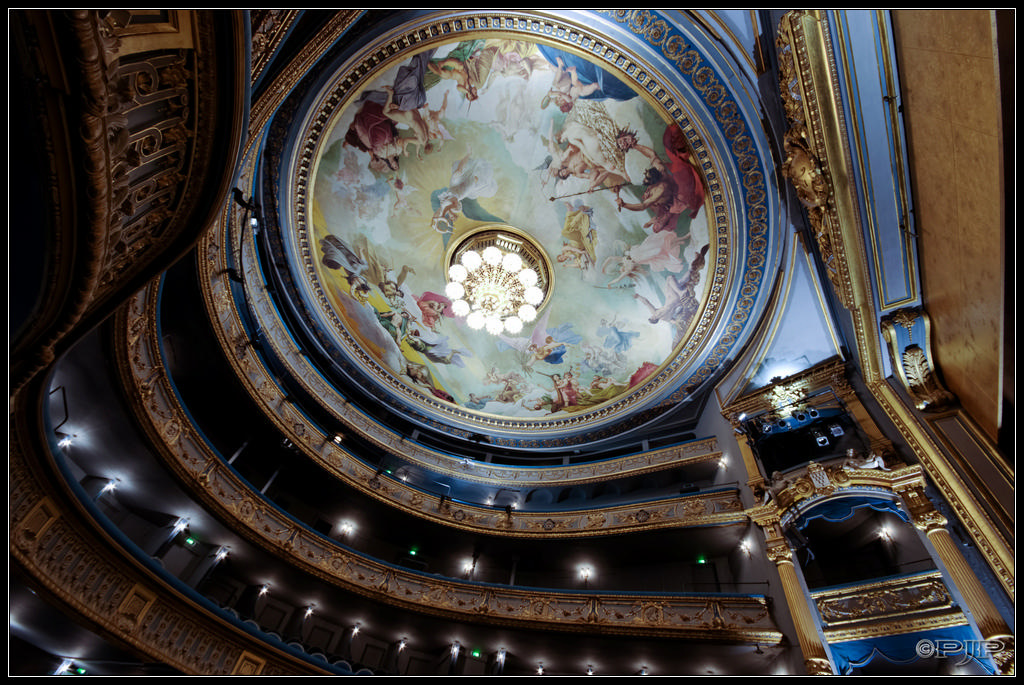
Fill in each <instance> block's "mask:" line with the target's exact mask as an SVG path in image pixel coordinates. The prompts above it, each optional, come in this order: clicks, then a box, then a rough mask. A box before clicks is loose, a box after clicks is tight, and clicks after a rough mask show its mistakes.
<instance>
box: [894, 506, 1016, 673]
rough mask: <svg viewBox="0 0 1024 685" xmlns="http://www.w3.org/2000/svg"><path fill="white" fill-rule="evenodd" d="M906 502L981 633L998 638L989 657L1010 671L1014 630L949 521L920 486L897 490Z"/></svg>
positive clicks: (908, 509) (1000, 668)
mask: <svg viewBox="0 0 1024 685" xmlns="http://www.w3.org/2000/svg"><path fill="white" fill-rule="evenodd" d="M900 494H901V495H902V496H903V500H904V502H905V503H906V505H907V511H909V512H910V515H911V518H912V519H913V521H914V525H915V526H916V527H917V528H918V529H919V530H921V531H922V532H923V533H924V534H925V535H926V536H927V537H928V540H929V541H930V542H931V543H932V546H933V547H935V551H936V553H938V555H939V558H940V559H942V563H943V565H944V566H945V567H946V570H947V571H948V572H949V574H950V576H952V579H953V582H954V584H956V587H957V589H958V590H959V591H960V595H961V596H962V597H963V600H964V602H965V603H966V604H967V609H968V610H969V611H970V612H971V614H972V615H973V616H974V620H975V622H976V623H977V626H978V630H979V632H981V637H982V638H983V639H984V640H985V641H992V642H999V643H1000V645H1001V649H998V650H996V651H994V652H993V653H992V655H991V656H992V659H993V660H994V661H995V662H996V664H997V666H998V667H999V671H1000V673H1002V674H1003V675H1013V674H1014V670H1015V664H1014V644H1013V634H1012V633H1011V631H1010V628H1009V626H1007V625H1006V621H1004V620H1003V617H1002V616H1001V615H1000V614H999V610H998V609H997V608H996V605H995V603H994V602H993V601H992V599H991V598H990V597H989V595H988V592H986V591H985V588H984V587H983V586H982V584H981V582H980V581H979V580H978V577H977V575H975V573H974V571H973V569H971V567H970V565H969V564H968V563H967V560H966V559H964V556H963V554H961V553H960V549H959V548H958V547H957V544H956V542H954V541H953V538H952V537H951V536H950V534H949V531H948V530H947V529H946V524H947V523H948V521H947V520H946V517H945V516H943V515H942V514H941V513H939V512H938V511H937V510H936V509H935V507H934V506H932V503H931V501H929V500H928V498H927V497H926V496H925V494H924V490H923V489H922V488H921V487H914V488H909V489H907V490H904V491H903V492H901V493H900Z"/></svg>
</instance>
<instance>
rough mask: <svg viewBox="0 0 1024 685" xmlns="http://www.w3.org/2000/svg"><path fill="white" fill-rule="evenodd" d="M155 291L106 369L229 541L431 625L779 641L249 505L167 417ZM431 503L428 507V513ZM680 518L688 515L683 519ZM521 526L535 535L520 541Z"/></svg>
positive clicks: (632, 518) (182, 423)
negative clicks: (435, 568)
mask: <svg viewBox="0 0 1024 685" xmlns="http://www.w3.org/2000/svg"><path fill="white" fill-rule="evenodd" d="M156 291H157V289H156V288H155V287H152V288H150V289H149V290H148V291H143V292H140V293H139V295H137V296H136V298H134V299H133V300H132V302H131V303H130V304H129V306H128V307H126V309H125V310H124V311H122V312H121V313H120V314H119V316H118V326H117V327H118V330H120V331H121V335H122V337H121V340H120V341H119V342H118V345H117V348H118V366H119V368H120V370H121V373H122V377H123V378H124V379H125V382H126V383H128V385H129V388H130V389H131V392H130V393H129V395H130V396H133V397H137V398H138V399H137V400H133V405H134V406H133V410H134V411H136V413H137V416H138V418H139V419H140V422H141V425H142V428H143V429H144V430H145V432H146V433H147V434H148V435H149V437H150V438H151V439H152V440H153V442H154V445H155V447H156V449H157V450H158V451H159V452H160V453H161V454H162V456H163V458H164V459H165V461H166V462H167V463H168V465H169V466H171V467H172V468H173V469H174V471H175V472H176V473H177V475H178V476H179V477H180V478H181V479H182V480H183V481H185V483H186V484H187V485H188V486H189V487H190V490H191V491H192V492H193V493H194V494H195V496H196V497H199V498H200V499H202V500H203V502H204V504H205V505H206V506H208V507H209V508H210V509H211V510H213V511H215V512H216V513H217V514H218V515H220V516H221V517H223V518H224V519H225V520H229V521H232V522H234V527H235V529H236V531H237V532H238V533H239V534H241V535H243V536H245V537H247V538H248V539H249V540H251V541H252V542H254V543H255V544H257V545H259V546H261V547H263V548H265V549H267V550H268V551H270V552H272V553H274V554H277V555H278V556H280V557H281V558H282V559H284V560H286V561H287V562H289V563H290V564H292V565H293V566H295V567H298V568H301V569H303V570H305V571H307V572H309V573H311V574H313V575H315V576H317V577H319V578H322V579H324V580H327V581H328V582H331V583H334V584H336V585H338V586H340V587H343V588H345V589H347V590H350V591H352V592H356V593H359V594H362V595H364V596H367V597H371V598H374V599H376V600H379V601H382V602H385V603H389V604H394V605H398V606H404V607H407V608H410V609H414V610H416V611H420V612H424V613H427V614H433V615H444V616H454V617H458V618H461V619H470V620H475V621H484V622H494V623H502V624H513V625H522V626H530V627H534V628H541V627H543V628H554V629H560V630H577V629H583V628H586V629H592V628H599V629H601V630H605V631H609V632H612V633H631V634H639V635H663V636H670V635H671V636H675V637H687V638H693V639H725V640H738V641H753V642H769V643H774V642H778V641H779V640H780V639H781V633H779V632H778V631H777V629H776V628H775V627H774V624H773V623H772V620H771V618H770V615H769V613H768V609H767V605H766V604H765V600H764V598H763V597H758V596H726V595H721V596H709V595H706V594H701V595H699V596H684V595H648V594H637V593H614V594H611V595H600V594H597V593H586V594H581V593H573V592H556V591H549V592H542V591H538V590H535V589H531V590H529V591H524V590H517V589H514V588H507V587H504V586H485V585H481V584H476V583H467V582H459V581H456V580H449V579H442V578H439V577H437V576H430V575H423V574H418V573H414V572H411V571H407V570H405V569H402V568H399V567H393V566H390V565H387V564H383V563H381V562H378V561H376V560H374V559H370V558H367V557H363V556H362V555H359V554H357V553H354V552H353V551H351V550H350V549H348V548H346V547H344V546H343V545H341V544H339V543H337V542H335V541H333V540H331V539H328V538H325V537H323V536H321V535H319V534H317V533H315V532H314V531H312V530H310V529H309V528H307V527H306V526H303V525H302V524H300V523H298V522H297V521H295V520H294V519H292V518H290V517H289V516H288V515H287V514H285V513H284V512H282V511H281V510H280V509H278V508H277V507H275V506H274V505H272V504H270V503H269V502H268V501H267V500H265V499H263V498H262V497H260V496H258V495H257V494H256V493H254V492H253V491H252V490H251V488H250V487H249V486H248V485H247V484H246V483H245V482H244V481H242V480H241V479H240V478H239V477H238V476H237V475H236V474H235V473H234V471H233V470H232V469H231V468H230V467H227V466H226V465H225V464H224V463H223V461H221V460H220V459H219V458H217V457H216V455H214V454H212V453H211V451H210V450H209V447H208V446H207V444H206V442H205V441H204V440H203V438H202V436H201V435H199V434H198V433H197V432H196V430H195V428H194V426H192V424H191V423H190V421H189V420H188V417H187V416H185V415H184V413H183V412H182V410H181V408H180V407H178V406H176V400H175V399H174V393H173V389H172V388H171V387H170V383H169V380H168V378H167V377H166V374H165V372H164V369H163V366H162V364H161V361H160V359H159V356H158V355H157V354H156V348H155V347H154V345H155V344H156V342H157V341H156V339H155V330H154V328H153V327H152V326H151V325H150V324H149V323H147V321H148V322H150V323H151V322H153V321H154V312H153V310H152V309H151V307H152V306H153V305H154V304H155V302H156V300H157V295H156ZM731 497H732V498H733V500H732V501H731V502H727V504H726V505H725V507H724V508H725V509H727V510H729V511H728V512H727V513H724V514H723V515H721V516H719V515H717V514H715V513H712V511H713V510H714V509H718V508H720V507H721V506H722V503H721V502H720V501H719V500H715V499H714V498H712V499H710V500H709V499H708V498H707V496H704V498H703V499H702V498H700V497H697V498H683V499H684V500H686V501H684V502H683V505H682V506H681V507H680V510H681V511H682V512H683V513H686V514H687V515H688V516H691V517H692V518H691V519H690V520H691V521H692V522H693V523H695V524H700V525H707V524H713V523H719V524H721V523H725V522H729V523H741V522H742V520H743V518H744V517H743V514H742V512H741V511H739V510H738V504H739V503H738V500H736V499H735V493H732V494H731ZM436 501H437V500H435V499H434V498H431V503H432V504H433V503H436ZM647 506H648V510H647V511H649V512H654V511H655V509H654V508H653V507H652V506H651V504H650V503H649V504H648V505H647ZM687 507H690V509H691V511H689V512H686V511H685V510H686V508H687ZM456 510H457V509H456V507H455V505H454V504H452V505H451V507H450V508H449V510H448V513H447V514H446V515H447V516H449V517H451V516H452V514H453V513H454V511H456ZM643 511H644V510H629V511H628V510H627V509H626V508H623V509H621V510H620V511H619V512H618V514H615V513H614V512H611V513H612V514H613V515H614V516H618V517H619V518H620V519H621V520H620V523H621V524H622V525H623V528H622V529H620V530H629V529H642V528H644V527H656V526H657V525H659V524H660V523H661V522H660V521H657V520H654V519H656V518H657V517H656V516H651V515H650V513H648V514H646V515H643ZM413 513H415V512H413ZM586 514H587V515H592V514H594V512H593V511H591V512H586ZM547 516H549V517H551V514H550V513H549V514H548V515H547ZM517 518H518V514H513V519H517ZM610 518H612V516H610ZM449 520H451V518H449ZM524 521H525V522H526V523H527V524H528V526H527V527H526V528H525V529H524V530H523V531H521V533H522V534H536V535H548V536H555V537H557V536H564V535H571V534H572V531H569V530H559V529H558V526H557V525H555V526H549V525H546V522H545V521H541V522H539V525H538V520H537V519H536V518H532V519H524ZM552 521H554V518H552ZM612 523H614V522H612ZM466 524H467V522H461V524H460V525H466ZM529 526H535V527H536V528H535V529H532V530H531V529H529ZM488 532H489V533H491V534H493V533H496V532H498V531H496V530H489V531H488ZM587 534H591V535H592V534H594V533H593V531H588V533H587Z"/></svg>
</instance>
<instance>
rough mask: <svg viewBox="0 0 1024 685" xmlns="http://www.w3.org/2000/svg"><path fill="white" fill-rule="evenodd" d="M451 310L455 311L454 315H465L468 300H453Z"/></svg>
mask: <svg viewBox="0 0 1024 685" xmlns="http://www.w3.org/2000/svg"><path fill="white" fill-rule="evenodd" d="M452 311H453V312H454V313H455V316H465V315H466V314H469V302H466V301H465V300H455V301H454V302H452Z"/></svg>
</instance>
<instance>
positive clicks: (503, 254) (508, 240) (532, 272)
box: [445, 227, 550, 335]
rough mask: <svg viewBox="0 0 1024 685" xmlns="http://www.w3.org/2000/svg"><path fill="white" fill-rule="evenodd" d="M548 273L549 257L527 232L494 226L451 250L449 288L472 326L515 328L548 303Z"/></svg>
mask: <svg viewBox="0 0 1024 685" xmlns="http://www.w3.org/2000/svg"><path fill="white" fill-rule="evenodd" d="M548 274H549V269H548V266H547V259H546V257H545V256H544V253H543V251H542V250H541V248H540V246H539V245H537V244H536V243H535V242H533V240H532V239H531V238H529V236H526V235H525V234H523V233H521V232H519V231H514V230H511V229H510V228H509V227H502V228H500V229H495V228H493V227H490V228H485V229H484V230H481V231H477V232H475V233H472V234H470V235H467V236H466V237H465V238H463V239H462V240H461V241H460V242H459V243H457V244H456V245H455V247H454V249H453V250H451V251H450V252H449V257H448V279H449V280H448V284H447V285H446V286H445V294H446V295H448V297H450V298H451V299H452V311H453V312H454V313H455V315H456V316H464V317H466V324H467V325H468V326H469V327H470V328H473V329H476V330H480V329H483V330H486V331H487V332H488V333H491V334H492V335H498V334H500V333H512V334H516V333H519V332H520V331H521V330H522V329H523V325H524V324H527V323H529V322H531V321H533V320H534V319H535V318H536V317H537V312H538V310H539V309H541V308H542V307H543V306H544V304H545V303H546V301H547V297H548V294H549V293H548V291H549V283H550V281H549V278H548Z"/></svg>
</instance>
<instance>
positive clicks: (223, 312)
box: [197, 217, 721, 488]
mask: <svg viewBox="0 0 1024 685" xmlns="http://www.w3.org/2000/svg"><path fill="white" fill-rule="evenodd" d="M230 218H231V217H229V219H230ZM221 239H222V236H220V235H219V232H217V231H211V233H210V234H208V235H207V236H206V238H205V239H204V240H203V241H201V242H200V244H199V246H198V252H199V257H198V260H197V261H198V265H199V271H200V281H201V283H203V284H205V286H204V287H203V288H202V291H203V297H204V300H205V302H206V306H207V309H208V311H209V315H210V320H211V322H212V323H213V328H214V332H215V334H216V335H217V338H218V339H219V341H220V343H221V347H222V348H223V350H224V353H225V357H226V358H227V360H228V362H229V363H230V364H231V365H232V366H233V367H234V369H235V375H236V376H237V377H238V378H239V380H240V382H241V383H242V384H243V387H245V389H246V390H247V391H248V393H249V394H250V395H251V396H252V397H253V399H254V400H255V401H256V402H257V404H258V405H259V406H261V407H263V409H264V411H265V413H266V414H267V417H268V418H269V419H270V420H272V421H274V422H275V423H276V424H277V425H278V427H279V428H281V430H282V432H284V434H285V435H286V436H288V438H289V439H290V440H291V441H292V442H293V443H294V444H296V445H298V446H300V447H301V448H302V449H303V450H304V451H305V452H306V453H307V454H308V455H309V456H310V457H312V458H313V459H314V460H316V461H318V462H319V463H320V464H321V465H323V466H324V467H325V468H326V469H327V470H328V471H330V472H332V473H335V474H337V475H339V476H341V477H346V474H348V478H349V482H350V483H351V484H353V485H356V486H357V487H359V486H360V484H361V483H365V482H366V481H367V480H368V477H367V476H365V473H366V472H367V468H368V467H367V466H366V464H365V463H363V462H362V461H360V460H358V459H355V458H354V457H353V456H352V455H351V454H349V453H348V451H347V450H345V449H343V447H342V446H343V445H344V437H342V442H341V445H339V444H338V443H336V442H334V435H327V434H325V433H324V432H322V429H321V428H320V427H319V426H317V425H315V424H313V423H312V422H311V421H310V420H309V418H308V417H307V416H306V415H305V413H304V412H302V411H300V410H299V408H297V407H295V406H293V405H292V404H291V403H290V402H289V401H288V400H287V393H286V392H285V391H284V389H283V388H281V387H280V385H279V381H278V380H277V378H276V377H275V376H274V375H273V374H272V373H271V372H270V371H269V369H267V368H266V365H265V364H264V363H263V361H262V359H261V358H260V356H259V355H258V354H257V353H256V352H255V351H254V350H253V348H252V346H251V345H250V344H249V338H248V333H247V331H246V328H245V326H244V324H243V323H242V321H241V319H240V318H239V315H238V311H237V308H236V303H235V301H234V299H233V297H232V294H231V289H230V284H231V280H230V277H229V276H228V272H229V271H230V270H231V266H230V262H229V261H227V260H228V259H229V258H230V255H228V254H226V253H225V252H224V251H223V250H222V249H221ZM250 248H251V246H250V245H249V244H248V243H246V245H245V246H244V249H245V252H244V254H243V255H242V257H243V263H247V262H249V260H251V258H252V253H251V252H250V251H249V249H250ZM246 293H247V297H248V303H249V306H250V307H251V308H252V309H253V311H255V312H256V313H257V316H259V317H260V318H261V320H262V321H263V322H264V327H263V336H264V338H265V339H266V340H267V341H268V342H269V344H271V345H272V346H273V348H274V349H275V352H276V353H277V354H278V355H279V357H280V358H281V359H283V360H284V361H285V362H286V363H287V364H288V365H289V366H290V367H292V369H293V371H294V372H293V375H292V379H293V380H294V381H296V382H298V383H300V384H301V385H302V387H303V388H304V389H305V390H306V391H308V392H309V394H310V395H311V396H313V397H317V398H319V401H320V403H321V405H322V406H323V407H324V408H326V409H328V410H329V411H331V412H332V413H333V414H334V416H335V417H336V418H337V419H338V420H339V421H341V422H342V423H343V424H344V425H345V427H346V428H347V429H348V430H349V431H350V432H352V433H354V434H357V435H359V436H360V437H361V438H363V439H364V440H366V441H368V442H369V443H370V444H372V445H373V446H374V447H376V448H377V449H380V450H381V451H382V452H383V453H384V454H392V455H395V456H397V457H399V458H401V459H405V460H409V461H411V462H414V463H417V464H421V465H423V466H425V467H427V468H429V469H431V470H433V471H436V472H438V473H442V474H445V475H452V476H457V477H459V478H461V479H463V480H468V481H473V482H480V483H488V484H492V485H495V486H499V487H501V486H506V487H519V488H526V487H539V486H552V485H573V484H579V483H592V482H599V481H602V480H607V479H609V478H613V477H614V478H621V477H627V476H632V475H640V474H643V473H650V472H653V471H658V470H662V469H668V468H675V467H677V466H680V465H682V464H695V463H701V462H710V461H717V460H718V459H720V458H721V451H720V450H719V449H718V440H717V438H706V439H703V440H696V441H691V442H687V443H683V444H681V445H676V446H672V447H667V448H663V449H658V450H651V451H647V452H642V453H639V454H634V455H629V456H626V457H620V458H616V459H607V460H602V461H597V462H591V463H586V464H573V465H568V466H558V467H546V468H530V467H521V466H500V465H496V464H489V463H485V462H477V461H471V460H465V459H461V458H457V457H455V456H453V455H450V454H445V453H442V452H439V451H437V450H432V449H429V448H426V447H423V446H422V445H420V444H418V443H416V442H414V441H409V440H406V439H405V438H404V436H403V435H401V434H400V433H397V432H395V431H393V430H390V429H389V428H387V427H386V426H383V425H382V424H380V423H379V422H377V421H375V420H373V419H371V418H370V417H369V416H367V415H366V414H365V413H364V412H363V411H362V410H360V409H359V407H356V406H354V405H353V404H351V403H350V402H349V401H348V399H347V398H346V397H344V396H343V395H342V394H341V393H339V391H338V390H337V388H335V387H334V385H332V384H331V383H328V382H327V381H326V380H325V378H324V377H323V376H322V375H321V374H320V373H319V372H317V371H316V369H315V368H313V366H312V365H311V364H310V362H309V360H308V359H307V358H306V356H305V355H304V354H303V353H302V351H301V350H300V349H299V348H298V347H297V346H296V345H295V342H294V340H293V339H292V338H291V336H289V335H288V333H287V327H286V326H285V325H284V322H283V321H281V319H280V316H279V313H278V310H277V307H276V306H275V304H274V302H273V301H272V299H271V298H270V296H269V295H268V293H267V291H266V288H265V287H264V286H263V285H257V284H256V283H255V282H251V281H250V282H248V283H247V287H246ZM373 472H374V471H370V473H371V474H372V473H373Z"/></svg>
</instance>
